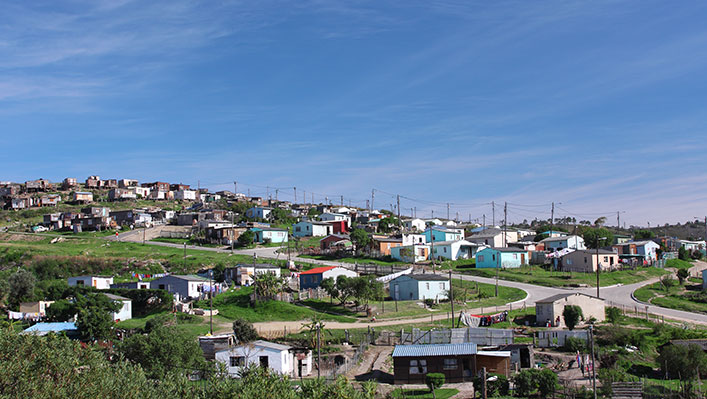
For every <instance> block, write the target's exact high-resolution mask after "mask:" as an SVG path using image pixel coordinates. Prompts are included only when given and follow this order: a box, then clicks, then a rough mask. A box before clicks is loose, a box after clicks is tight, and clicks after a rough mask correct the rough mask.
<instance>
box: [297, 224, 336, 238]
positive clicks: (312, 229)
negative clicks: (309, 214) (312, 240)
mask: <svg viewBox="0 0 707 399" xmlns="http://www.w3.org/2000/svg"><path fill="white" fill-rule="evenodd" d="M333 233H334V226H332V225H331V224H329V223H326V222H314V221H311V220H303V221H301V222H299V223H295V224H293V225H292V235H293V236H295V237H325V236H328V235H330V234H333Z"/></svg>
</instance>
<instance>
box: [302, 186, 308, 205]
mask: <svg viewBox="0 0 707 399" xmlns="http://www.w3.org/2000/svg"><path fill="white" fill-rule="evenodd" d="M302 201H303V202H304V206H307V191H305V190H302Z"/></svg>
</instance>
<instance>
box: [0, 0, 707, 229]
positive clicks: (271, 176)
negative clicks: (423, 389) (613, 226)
mask: <svg viewBox="0 0 707 399" xmlns="http://www.w3.org/2000/svg"><path fill="white" fill-rule="evenodd" d="M0 5H1V6H2V8H3V10H4V12H3V13H2V15H0V132H1V133H0V134H1V137H2V146H1V147H2V148H3V151H2V152H1V155H0V160H1V161H2V163H1V164H2V166H3V167H2V169H1V171H0V180H14V181H25V180H28V179H33V178H39V177H44V178H50V179H52V180H60V179H62V178H64V177H67V176H72V177H77V178H78V179H80V180H83V179H85V178H86V176H88V175H90V174H98V175H101V176H102V177H105V178H137V179H140V180H141V181H148V180H157V179H159V180H167V181H171V182H184V183H190V184H193V185H197V183H198V182H201V185H202V186H207V187H210V188H213V189H216V190H218V189H230V188H232V187H233V185H232V184H231V183H230V182H232V181H234V180H236V181H239V182H240V183H239V191H243V192H245V191H246V190H248V189H250V191H251V193H252V194H262V195H264V194H265V192H266V189H265V188H264V187H266V186H270V187H279V188H280V192H279V195H280V198H285V199H292V197H293V193H294V190H292V189H291V187H297V188H298V190H297V191H298V195H299V196H301V193H302V191H304V192H306V193H307V197H308V200H311V193H316V195H315V201H317V202H319V201H323V200H324V197H325V196H328V197H329V198H337V200H338V198H339V196H340V195H343V196H344V199H345V202H346V203H348V202H349V200H351V201H352V203H353V204H355V205H358V206H365V200H366V199H369V198H370V193H371V190H372V189H377V190H378V192H377V193H376V199H375V205H376V207H385V208H389V207H390V204H391V203H393V202H394V200H393V197H392V196H391V195H390V194H398V193H399V194H401V195H404V198H403V199H402V201H401V202H402V203H401V208H402V209H403V211H404V213H410V208H412V207H417V214H418V216H429V215H430V214H431V211H432V210H434V211H435V215H441V216H446V205H445V204H446V203H447V202H449V203H451V205H450V209H451V215H452V216H454V215H456V212H459V213H460V217H461V218H463V219H467V218H468V216H469V214H471V217H472V218H473V219H476V218H479V217H481V216H482V215H483V214H486V216H487V219H490V218H491V206H490V205H489V203H490V202H491V201H496V202H498V203H502V202H503V201H508V202H509V203H510V204H512V205H509V217H510V218H511V220H522V219H524V218H525V219H532V218H533V217H539V218H548V217H549V212H550V202H552V201H555V202H558V203H560V202H561V204H560V205H558V208H559V209H558V210H557V212H556V215H557V216H565V215H570V216H575V217H577V218H578V219H592V220H593V219H595V218H596V217H598V216H600V215H611V214H614V215H613V216H610V217H609V219H610V223H611V222H612V221H614V222H613V223H615V212H616V211H625V213H623V214H622V215H621V217H622V220H623V221H626V222H627V223H628V224H637V225H646V224H647V223H648V222H650V223H651V225H655V224H658V223H660V224H662V223H665V222H674V221H682V222H684V221H686V220H690V219H692V218H693V217H694V216H700V215H703V214H704V213H705V212H707V209H705V204H707V186H706V185H705V183H706V182H707V169H706V168H705V167H706V166H707V158H705V156H704V153H705V149H707V142H706V140H705V139H707V133H706V132H705V128H706V127H707V112H705V104H706V100H707V74H705V70H706V69H707V25H705V24H704V21H705V18H707V4H704V3H699V2H678V3H675V2H658V1H641V2H638V1H626V2H621V1H593V2H571V1H557V2H554V1H550V2H528V1H516V2H509V1H498V2H482V1H479V2H472V1H434V0H433V1H412V0H409V1H399V2H380V1H370V2H368V1H355V2H343V1H342V2H338V1H327V0H320V1H297V2H279V1H256V2H249V1H244V2H239V1H233V2H230V1H181V0H169V1H149V2H147V1H130V0H123V1H118V0H115V1H113V0H111V1H85V2H84V1H65V2H55V1H45V2H41V1H40V2H18V1H7V0H0ZM271 191H274V189H273V190H271ZM500 210H501V207H500V206H499V207H497V218H499V215H500V214H501V212H500Z"/></svg>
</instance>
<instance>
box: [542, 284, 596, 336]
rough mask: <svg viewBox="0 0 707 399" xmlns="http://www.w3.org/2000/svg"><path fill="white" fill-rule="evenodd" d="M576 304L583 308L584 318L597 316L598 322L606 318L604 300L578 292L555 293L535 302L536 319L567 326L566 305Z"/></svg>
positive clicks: (543, 322)
mask: <svg viewBox="0 0 707 399" xmlns="http://www.w3.org/2000/svg"><path fill="white" fill-rule="evenodd" d="M568 305H576V306H579V307H580V308H582V314H583V315H584V320H589V319H590V318H592V317H593V318H595V319H596V320H597V322H602V321H604V319H605V315H604V300H603V299H601V298H597V297H594V296H589V295H586V294H581V293H578V292H574V293H568V294H558V295H553V296H551V297H549V298H545V299H543V300H540V301H536V302H535V320H536V322H537V323H538V324H539V325H543V326H544V325H547V323H550V325H551V326H553V327H565V320H564V318H563V317H562V312H563V311H564V309H565V306H568Z"/></svg>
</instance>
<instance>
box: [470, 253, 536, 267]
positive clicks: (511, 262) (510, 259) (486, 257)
mask: <svg viewBox="0 0 707 399" xmlns="http://www.w3.org/2000/svg"><path fill="white" fill-rule="evenodd" d="M527 263H528V251H526V250H524V249H522V248H484V249H482V250H480V251H479V252H477V253H476V268H477V269H481V268H493V269H495V268H497V267H500V268H502V269H508V268H515V267H520V266H521V265H525V264H527Z"/></svg>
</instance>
